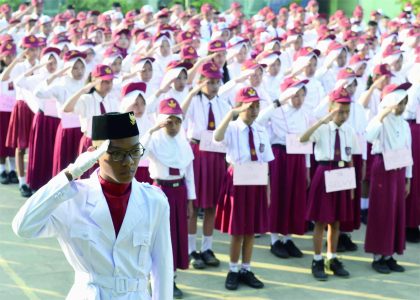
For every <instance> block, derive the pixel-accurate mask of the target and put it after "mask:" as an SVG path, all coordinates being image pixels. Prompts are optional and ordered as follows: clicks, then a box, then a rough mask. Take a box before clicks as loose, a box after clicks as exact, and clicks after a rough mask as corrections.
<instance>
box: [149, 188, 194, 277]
mask: <svg viewBox="0 0 420 300" xmlns="http://www.w3.org/2000/svg"><path fill="white" fill-rule="evenodd" d="M155 185H156V186H159V187H160V188H161V189H162V191H163V192H164V193H165V195H166V197H168V202H169V215H170V218H169V219H170V226H171V241H172V255H173V258H174V270H176V269H182V270H185V269H188V265H189V258H188V218H187V205H188V199H187V187H186V186H185V184H183V185H180V186H178V187H168V186H160V185H158V184H156V183H155Z"/></svg>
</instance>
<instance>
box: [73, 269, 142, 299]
mask: <svg viewBox="0 0 420 300" xmlns="http://www.w3.org/2000/svg"><path fill="white" fill-rule="evenodd" d="M77 283H85V284H93V285H97V286H99V287H103V288H107V289H111V290H114V291H115V292H116V293H118V294H126V293H128V292H144V291H146V290H147V283H148V282H147V280H146V278H129V277H124V276H106V275H99V274H92V273H84V272H76V274H75V284H77Z"/></svg>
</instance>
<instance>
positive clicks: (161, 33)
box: [153, 32, 171, 42]
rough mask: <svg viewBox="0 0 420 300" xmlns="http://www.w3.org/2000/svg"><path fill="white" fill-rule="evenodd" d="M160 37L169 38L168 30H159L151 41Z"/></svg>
mask: <svg viewBox="0 0 420 300" xmlns="http://www.w3.org/2000/svg"><path fill="white" fill-rule="evenodd" d="M162 37H167V38H168V39H171V34H170V33H169V32H159V33H157V34H156V35H155V36H154V37H153V42H156V41H157V40H159V39H160V38H162Z"/></svg>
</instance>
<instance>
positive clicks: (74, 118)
mask: <svg viewBox="0 0 420 300" xmlns="http://www.w3.org/2000/svg"><path fill="white" fill-rule="evenodd" d="M61 126H62V127H63V128H77V127H80V120H79V116H78V115H76V114H74V113H63V115H62V116H61Z"/></svg>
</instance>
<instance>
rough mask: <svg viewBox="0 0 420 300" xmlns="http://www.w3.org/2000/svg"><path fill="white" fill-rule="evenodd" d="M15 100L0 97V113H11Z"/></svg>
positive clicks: (4, 96)
mask: <svg viewBox="0 0 420 300" xmlns="http://www.w3.org/2000/svg"><path fill="white" fill-rule="evenodd" d="M15 102H16V99H15V98H13V97H10V96H7V95H0V111H4V112H12V110H13V106H14V105H15Z"/></svg>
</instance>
